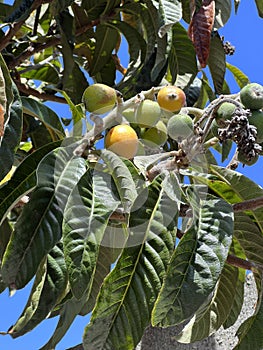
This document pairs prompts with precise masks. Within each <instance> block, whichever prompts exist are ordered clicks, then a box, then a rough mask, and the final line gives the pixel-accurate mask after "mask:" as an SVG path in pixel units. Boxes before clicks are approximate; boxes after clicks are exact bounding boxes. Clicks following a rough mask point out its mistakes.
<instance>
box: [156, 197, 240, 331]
mask: <svg viewBox="0 0 263 350" xmlns="http://www.w3.org/2000/svg"><path fill="white" fill-rule="evenodd" d="M191 204H193V207H194V210H195V211H196V214H195V217H196V222H195V223H193V226H191V228H190V229H189V230H188V231H187V232H186V233H185V234H184V235H183V238H182V239H181V240H180V242H179V244H178V246H177V247H176V249H175V252H174V254H173V256H172V259H171V261H170V264H169V267H168V271H167V275H166V277H165V279H164V283H163V285H162V288H161V291H160V294H159V296H158V298H157V301H156V303H155V306H154V309H153V315H152V324H153V325H161V326H172V325H176V324H179V323H181V322H183V321H184V320H186V319H188V318H189V317H191V316H193V314H194V313H195V312H196V311H197V310H198V309H199V308H200V306H201V305H202V304H203V303H204V302H205V301H206V300H207V298H208V297H209V295H210V293H211V292H212V291H213V290H214V288H215V285H216V283H217V281H218V278H219V276H220V274H221V272H222V268H223V266H224V264H225V261H226V258H227V255H228V250H229V247H230V244H231V241H232V234H233V219H234V218H233V210H232V207H231V206H230V205H229V204H228V203H226V202H225V201H224V200H222V199H220V198H216V197H211V198H210V197H207V198H205V199H202V198H200V201H198V202H197V201H196V199H194V198H192V199H191Z"/></svg>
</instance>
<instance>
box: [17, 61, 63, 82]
mask: <svg viewBox="0 0 263 350" xmlns="http://www.w3.org/2000/svg"><path fill="white" fill-rule="evenodd" d="M18 72H19V74H20V76H21V78H27V79H34V80H40V81H44V82H46V83H50V84H57V83H58V82H59V72H58V68H57V67H56V66H55V65H53V64H51V63H49V62H48V63H45V64H38V65H36V67H35V69H30V70H26V69H25V71H24V70H23V69H22V71H21V72H20V71H19V70H18Z"/></svg>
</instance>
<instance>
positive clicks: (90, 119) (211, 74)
mask: <svg viewBox="0 0 263 350" xmlns="http://www.w3.org/2000/svg"><path fill="white" fill-rule="evenodd" d="M234 4H235V9H236V11H237V8H238V5H239V1H234ZM255 4H256V6H257V9H258V14H259V16H261V17H262V16H263V15H262V10H263V9H262V1H259V0H256V1H255ZM231 6H232V2H231V0H227V1H226V0H224V1H222V0H203V1H197V0H196V1H179V0H173V1H172V0H159V1H154V0H143V1H137V0H122V1H121V0H114V1H112V0H96V1H94V0H83V1H81V2H80V1H74V0H71V1H67V0H54V1H51V2H50V1H46V2H45V1H39V0H17V1H15V4H14V5H13V6H11V5H8V4H5V3H2V2H1V3H0V24H1V26H0V51H1V54H0V142H1V143H0V181H1V187H0V200H1V202H0V213H1V226H0V262H1V266H0V292H3V291H5V290H6V289H9V291H10V293H13V292H14V291H16V290H18V289H22V288H24V287H25V286H26V285H27V284H28V283H29V282H30V281H31V280H32V279H33V278H34V283H33V286H32V290H31V293H30V295H29V298H28V300H27V302H26V303H25V308H24V310H23V311H22V313H21V315H20V317H19V318H18V320H17V321H16V323H15V324H14V325H13V326H12V327H11V328H10V329H9V330H8V331H7V334H9V335H11V336H12V337H13V338H16V337H19V336H23V335H24V334H25V333H27V332H30V331H32V330H33V329H34V328H35V327H36V326H37V325H38V324H39V323H40V322H44V320H45V319H46V318H51V317H54V316H59V321H58V324H57V328H56V330H55V332H54V334H53V335H52V336H51V338H50V339H49V340H48V341H47V343H46V344H45V345H43V347H42V350H44V349H51V348H52V349H53V348H55V346H56V345H57V344H58V342H59V341H60V340H61V339H62V337H63V336H64V335H65V334H66V332H67V330H68V328H69V327H70V326H71V324H72V323H73V321H74V319H75V317H76V316H77V315H86V314H90V315H91V319H90V323H89V324H88V325H87V327H86V329H85V330H84V336H83V345H79V346H83V348H84V349H96V350H99V349H109V350H110V349H112V350H117V349H125V350H127V349H134V348H135V347H136V345H137V344H138V342H139V341H140V340H141V338H142V336H143V333H144V331H145V329H146V327H147V326H149V325H153V326H162V327H168V326H172V325H178V324H182V323H184V328H183V329H182V331H181V333H180V334H178V335H177V336H176V337H177V339H178V340H179V341H181V342H184V343H191V342H194V341H196V340H200V339H204V338H206V337H208V336H209V335H211V334H213V333H214V332H216V331H217V330H218V329H219V327H220V326H223V327H225V328H228V327H230V326H231V325H232V324H233V323H234V322H235V320H236V319H237V317H238V315H239V313H240V310H241V306H242V303H243V287H244V281H245V269H248V270H252V272H253V273H254V277H255V279H256V282H257V288H258V300H257V304H256V307H255V312H254V314H253V316H251V317H250V318H249V319H248V320H246V321H245V322H244V324H243V325H242V326H241V327H240V329H239V331H238V338H239V342H238V345H237V346H236V349H247V348H252V346H253V348H254V349H255V350H257V349H258V350H260V349H262V347H263V340H262V334H263V329H262V308H263V306H262V305H263V303H262V293H263V288H262V277H263V276H262V273H263V269H262V266H263V261H262V256H263V255H262V246H263V209H262V208H263V200H262V198H263V190H262V188H261V187H260V186H258V185H257V184H256V183H254V182H252V181H251V180H250V179H248V178H246V177H245V176H244V175H242V174H240V173H238V172H236V170H235V169H236V167H237V164H238V160H237V159H238V153H242V155H243V156H244V157H245V161H244V162H245V163H246V164H249V163H250V161H251V160H256V159H258V157H260V156H262V144H258V143H257V142H256V134H257V127H255V126H253V125H250V124H249V117H250V116H251V111H250V110H248V109H246V108H245V107H244V106H243V105H242V103H241V102H240V94H239V93H237V94H236V95H234V96H233V95H231V94H230V93H231V92H230V90H229V87H228V85H227V82H226V81H225V74H226V70H228V71H229V72H230V73H232V74H233V77H234V79H235V80H236V82H237V84H238V86H239V87H240V89H242V88H243V87H244V86H248V83H249V78H248V77H247V76H246V75H245V74H244V73H243V72H242V71H241V70H240V69H239V68H238V67H235V66H233V65H230V64H229V63H228V62H227V59H226V57H227V54H232V53H233V52H232V51H231V50H233V48H232V47H229V43H228V44H226V43H224V40H223V39H222V38H221V36H220V28H221V27H223V26H224V25H225V23H226V22H227V21H228V19H229V17H230V15H231ZM124 39H125V40H126V42H127V45H128V51H127V52H125V54H126V55H127V54H128V55H129V63H128V65H127V67H125V66H124V65H125V64H124V63H123V62H122V55H121V52H122V50H123V48H122V43H123V40H124ZM230 46H231V45H230ZM119 76H121V78H119ZM93 83H101V84H104V85H108V86H111V87H113V88H114V89H115V90H116V91H117V94H116V96H117V100H118V101H117V104H116V106H115V107H114V108H113V109H112V110H111V111H110V112H109V113H107V114H106V115H104V116H99V115H97V114H94V113H87V111H86V110H85V105H84V103H83V100H82V96H83V93H84V91H85V89H86V88H87V87H88V86H89V85H91V84H93ZM167 84H169V85H173V84H174V85H176V86H177V87H179V88H180V89H182V90H184V92H185V95H186V101H187V106H183V107H182V108H181V112H182V115H188V116H190V117H191V120H192V121H193V124H194V130H192V128H191V130H190V132H187V133H186V134H185V135H186V136H185V137H181V138H180V140H177V141H176V140H174V139H172V138H170V137H169V135H165V138H164V139H163V138H162V139H163V140H164V141H163V142H161V143H162V145H161V146H160V143H159V144H157V142H156V143H155V144H154V139H153V140H150V141H151V142H152V145H149V143H148V144H146V143H144V142H143V138H142V135H143V134H144V133H147V131H149V130H153V129H151V125H146V126H145V125H144V124H143V123H140V124H139V125H138V124H136V118H131V120H133V122H131V123H130V125H131V127H132V128H133V129H134V130H135V132H136V134H137V135H138V138H139V139H140V143H139V146H138V152H137V155H136V156H135V157H134V158H133V159H130V160H128V159H125V158H121V157H119V156H117V155H116V154H115V153H113V152H112V151H110V150H105V149H103V146H102V144H101V143H100V139H101V138H103V137H104V135H105V132H107V131H108V129H109V128H111V127H112V126H115V125H118V124H125V123H126V124H127V123H128V120H127V119H126V118H125V113H127V115H128V114H129V115H133V116H134V115H136V112H137V111H138V108H139V106H142V105H140V103H142V101H144V100H145V99H149V100H153V101H156V97H157V94H158V91H159V90H160V88H161V87H163V86H164V85H167ZM115 90H114V91H115ZM114 94H115V92H114ZM221 95H222V96H221ZM114 96H115V95H114ZM46 101H52V102H56V103H64V104H67V105H68V106H69V108H70V111H71V113H72V117H71V119H68V120H66V119H64V118H63V116H62V115H58V114H57V113H56V112H55V111H54V110H53V109H52V108H51V107H49V105H48V104H45V102H46ZM114 101H115V100H114ZM225 102H227V103H231V104H233V105H234V106H235V108H234V112H233V115H232V117H230V118H228V120H227V121H225V125H224V126H223V127H219V125H215V126H216V131H214V130H212V128H213V125H214V124H213V122H215V117H216V111H217V109H218V108H219V107H220V105H221V104H222V103H225ZM252 104H253V103H252ZM158 108H159V107H158ZM251 110H253V108H251ZM128 111H129V112H128ZM158 111H159V109H158ZM172 115H173V113H170V112H167V111H164V110H163V111H162V112H161V114H160V116H159V115H158V118H159V119H158V120H159V121H160V122H162V123H163V125H164V127H165V128H166V125H167V123H168V120H169V118H171V116H172ZM190 117H189V118H190ZM177 118H180V114H178V115H177ZM140 119H142V120H143V115H142V116H140ZM148 119H149V118H148ZM155 123H156V121H155ZM261 124H262V123H261ZM191 125H192V123H191ZM260 127H261V126H258V128H260ZM164 130H166V129H164ZM164 130H163V131H162V132H165V131H164ZM259 131H260V132H262V131H261V130H259ZM156 132H157V133H158V130H157V131H156ZM149 134H150V133H149ZM157 136H158V135H156V137H157ZM181 136H182V135H181ZM136 138H137V136H136ZM179 141H180V142H179ZM125 147H126V146H125ZM127 147H129V146H127ZM216 154H217V155H216ZM218 154H219V156H220V157H221V160H222V161H225V160H226V159H228V158H229V157H230V155H232V154H234V156H233V158H232V159H231V160H230V162H229V163H228V165H227V166H225V167H224V166H223V164H222V162H221V160H220V159H219V158H220V157H218ZM14 169H15V170H14ZM248 189H249V190H248ZM80 341H81V340H80ZM77 347H78V346H76V349H77Z"/></svg>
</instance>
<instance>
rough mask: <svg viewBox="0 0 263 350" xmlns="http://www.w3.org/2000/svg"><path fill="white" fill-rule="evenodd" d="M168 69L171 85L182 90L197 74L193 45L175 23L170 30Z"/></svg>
mask: <svg viewBox="0 0 263 350" xmlns="http://www.w3.org/2000/svg"><path fill="white" fill-rule="evenodd" d="M169 69H170V73H171V75H172V81H171V83H172V84H175V85H176V86H179V87H181V88H182V89H184V88H186V87H187V86H188V85H189V84H190V83H191V82H192V81H193V79H194V78H195V76H196V74H197V63H196V54H195V49H194V47H193V43H192V41H191V40H190V39H189V37H188V35H187V32H186V30H185V29H184V27H183V26H182V25H181V24H180V23H176V24H175V25H174V26H173V29H172V44H171V50H170V53H169Z"/></svg>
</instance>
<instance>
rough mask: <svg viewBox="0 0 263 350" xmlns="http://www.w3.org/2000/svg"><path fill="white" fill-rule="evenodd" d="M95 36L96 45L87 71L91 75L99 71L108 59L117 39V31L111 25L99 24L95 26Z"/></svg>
mask: <svg viewBox="0 0 263 350" xmlns="http://www.w3.org/2000/svg"><path fill="white" fill-rule="evenodd" d="M95 38H96V46H95V50H94V55H93V60H92V63H91V66H90V71H89V73H90V75H91V76H93V75H96V74H97V73H99V72H100V70H101V69H102V68H103V67H104V66H105V64H106V63H107V62H108V61H109V59H110V57H111V55H112V52H113V50H114V49H115V47H116V45H117V42H118V40H119V33H118V31H117V30H116V29H114V28H112V27H111V26H108V25H106V24H99V25H97V27H96V33H95Z"/></svg>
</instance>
